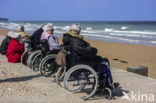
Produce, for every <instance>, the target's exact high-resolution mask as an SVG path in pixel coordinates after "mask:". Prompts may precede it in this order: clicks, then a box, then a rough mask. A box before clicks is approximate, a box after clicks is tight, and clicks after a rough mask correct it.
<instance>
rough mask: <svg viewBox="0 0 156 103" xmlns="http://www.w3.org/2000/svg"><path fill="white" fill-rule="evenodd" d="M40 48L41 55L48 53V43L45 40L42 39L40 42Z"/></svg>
mask: <svg viewBox="0 0 156 103" xmlns="http://www.w3.org/2000/svg"><path fill="white" fill-rule="evenodd" d="M40 47H41V51H42V54H46V53H47V52H49V51H50V50H49V44H48V41H47V40H46V39H43V40H41V41H40Z"/></svg>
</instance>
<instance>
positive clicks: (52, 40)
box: [41, 24, 60, 50]
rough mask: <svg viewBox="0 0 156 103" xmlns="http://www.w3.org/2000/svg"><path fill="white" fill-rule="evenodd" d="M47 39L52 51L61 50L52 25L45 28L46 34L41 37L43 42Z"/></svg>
mask: <svg viewBox="0 0 156 103" xmlns="http://www.w3.org/2000/svg"><path fill="white" fill-rule="evenodd" d="M43 39H46V40H47V41H48V44H49V49H50V50H59V49H60V46H59V42H58V38H57V36H56V35H55V34H54V28H53V26H52V24H47V25H46V26H44V32H43V33H42V35H41V40H43Z"/></svg>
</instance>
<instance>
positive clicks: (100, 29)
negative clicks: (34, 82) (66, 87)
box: [0, 21, 156, 47]
mask: <svg viewBox="0 0 156 103" xmlns="http://www.w3.org/2000/svg"><path fill="white" fill-rule="evenodd" d="M47 23H52V24H53V26H54V33H55V34H57V36H58V37H62V35H63V34H64V33H65V32H66V31H67V30H69V28H70V26H71V25H72V24H73V23H78V24H80V25H81V35H83V36H84V38H86V39H93V40H100V41H106V42H114V43H124V44H139V45H146V46H152V47H153V46H154V47H156V21H4V22H3V21H0V29H7V30H17V27H18V26H19V25H24V26H25V31H26V32H29V33H31V34H32V33H33V32H34V31H35V30H37V29H39V28H40V26H41V25H42V24H47Z"/></svg>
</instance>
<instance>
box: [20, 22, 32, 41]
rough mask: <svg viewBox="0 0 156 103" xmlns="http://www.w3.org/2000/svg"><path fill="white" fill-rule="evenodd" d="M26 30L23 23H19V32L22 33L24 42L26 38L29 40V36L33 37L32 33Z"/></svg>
mask: <svg viewBox="0 0 156 103" xmlns="http://www.w3.org/2000/svg"><path fill="white" fill-rule="evenodd" d="M24 30H25V28H24V26H23V25H19V26H18V29H17V33H20V35H21V42H23V43H24V42H25V41H26V40H28V39H29V37H31V35H30V34H28V33H26V32H24Z"/></svg>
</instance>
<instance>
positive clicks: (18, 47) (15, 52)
mask: <svg viewBox="0 0 156 103" xmlns="http://www.w3.org/2000/svg"><path fill="white" fill-rule="evenodd" d="M23 52H24V43H20V42H19V41H17V40H15V39H13V38H12V39H11V41H10V43H9V45H8V49H7V53H6V57H7V58H8V62H10V63H18V62H20V61H21V55H22V53H23Z"/></svg>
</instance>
